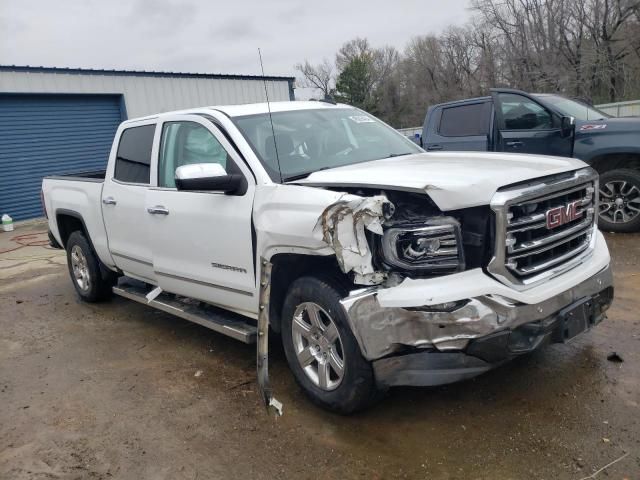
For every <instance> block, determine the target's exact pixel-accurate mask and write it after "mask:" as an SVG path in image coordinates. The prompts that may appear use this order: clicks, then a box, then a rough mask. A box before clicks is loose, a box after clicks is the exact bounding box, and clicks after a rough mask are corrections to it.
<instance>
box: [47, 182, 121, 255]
mask: <svg viewBox="0 0 640 480" xmlns="http://www.w3.org/2000/svg"><path fill="white" fill-rule="evenodd" d="M104 180H105V172H104V171H101V172H82V173H70V174H67V175H56V176H50V177H45V178H44V179H43V180H42V193H43V198H44V202H45V207H46V211H47V214H48V216H49V229H50V230H51V234H52V235H53V236H54V238H55V239H56V241H57V242H58V243H59V244H60V245H62V246H64V240H63V238H62V236H61V231H60V226H59V221H64V219H65V218H68V217H73V218H75V219H78V221H81V222H82V224H83V229H84V230H86V233H87V238H89V239H91V242H92V245H93V247H94V248H95V250H96V253H97V254H98V257H100V260H102V262H103V263H104V264H105V265H108V266H112V265H113V259H112V258H111V254H110V253H109V248H108V244H107V232H106V230H105V227H104V222H103V221H102V187H103V184H104Z"/></svg>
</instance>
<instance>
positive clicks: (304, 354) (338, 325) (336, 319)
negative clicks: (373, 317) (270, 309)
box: [282, 277, 380, 414]
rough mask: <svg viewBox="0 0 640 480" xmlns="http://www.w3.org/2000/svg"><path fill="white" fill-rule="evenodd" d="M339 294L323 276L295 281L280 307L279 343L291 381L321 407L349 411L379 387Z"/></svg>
mask: <svg viewBox="0 0 640 480" xmlns="http://www.w3.org/2000/svg"><path fill="white" fill-rule="evenodd" d="M341 299H342V295H341V294H340V293H339V292H338V291H337V290H336V288H334V287H333V286H332V284H331V283H330V282H329V281H327V280H325V279H320V278H315V277H302V278H299V279H297V280H296V281H294V282H293V283H292V284H291V287H290V288H289V291H288V293H287V296H286V298H285V302H284V307H283V312H282V313H283V315H282V343H283V346H284V351H285V355H286V357H287V362H288V363H289V367H290V368H291V371H292V372H293V375H294V377H295V379H296V382H297V383H298V385H300V387H301V388H302V389H303V390H304V392H305V393H306V394H307V396H308V397H309V398H310V399H311V401H313V402H314V403H315V404H316V405H319V406H320V407H322V408H324V409H326V410H330V411H332V412H336V413H341V414H349V413H353V412H356V411H358V410H362V409H364V408H366V407H368V406H369V405H371V404H372V403H373V402H375V400H377V399H378V398H379V397H380V392H379V391H378V389H377V388H376V383H375V378H374V374H373V368H372V366H371V363H370V362H368V361H367V360H365V358H364V357H363V356H362V354H361V353H360V347H359V346H358V342H357V341H356V339H355V337H354V336H353V333H352V332H351V329H350V327H349V324H348V320H347V316H346V313H345V312H344V309H343V308H342V306H341V305H340V300H341Z"/></svg>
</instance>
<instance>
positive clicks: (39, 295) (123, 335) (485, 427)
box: [0, 223, 640, 480]
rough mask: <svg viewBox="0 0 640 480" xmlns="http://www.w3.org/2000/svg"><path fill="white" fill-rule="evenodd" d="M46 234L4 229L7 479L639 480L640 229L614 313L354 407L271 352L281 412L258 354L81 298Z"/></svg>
mask: <svg viewBox="0 0 640 480" xmlns="http://www.w3.org/2000/svg"><path fill="white" fill-rule="evenodd" d="M43 228H44V227H43V225H42V224H38V223H32V224H29V225H22V226H20V228H19V229H18V230H16V231H15V232H12V233H0V312H1V313H0V478H2V479H11V480H13V479H50V478H64V479H76V478H78V479H80V478H81V479H84V478H94V479H107V478H122V479H165V478H166V479H196V478H199V479H217V478H233V477H235V478H249V477H252V478H256V479H261V478H296V479H303V478H344V479H348V478H370V479H381V478H425V479H426V478H428V479H492V480H496V479H525V478H526V479H554V480H559V479H572V480H573V479H575V480H580V479H583V478H584V477H589V476H590V475H592V474H593V473H594V472H595V471H597V470H598V469H599V468H601V467H603V466H605V465H607V464H608V463H610V462H612V461H614V460H616V459H618V458H620V457H622V456H623V455H625V454H626V456H625V457H624V458H623V459H622V460H620V461H619V462H617V463H615V464H614V465H612V466H611V467H609V468H607V469H606V470H604V471H603V472H601V473H598V474H597V475H596V476H595V477H594V478H596V479H603V478H607V479H620V480H622V479H640V422H639V418H640V409H639V407H638V404H639V402H640V354H639V347H640V320H639V312H640V273H639V270H638V254H639V252H640V244H639V242H638V239H639V236H638V235H615V236H614V235H609V236H608V237H607V241H608V242H609V245H610V247H611V250H612V254H613V257H614V264H615V265H614V266H615V286H616V299H615V302H614V306H613V307H612V309H611V310H610V314H609V319H608V320H607V321H605V322H603V323H602V324H601V325H599V326H598V327H596V328H595V329H594V330H593V331H591V332H590V333H588V334H586V335H584V336H582V337H580V338H578V339H577V340H576V341H575V342H573V343H571V344H568V345H552V346H548V347H545V348H544V349H543V350H541V351H538V352H536V353H534V354H532V355H530V356H528V357H526V358H521V359H518V360H517V361H514V362H512V363H510V364H508V365H506V366H504V367H501V368H499V369H497V370H494V371H492V372H489V373H488V374H485V375H483V376H481V377H479V378H476V379H474V380H472V381H467V382H463V383H459V384H455V385H450V386H446V387H440V388H429V389H427V388H423V389H418V388H401V389H395V390H392V391H391V392H390V394H389V395H388V397H387V398H386V399H385V400H384V401H383V402H381V403H380V404H379V405H378V406H376V407H375V408H374V409H372V410H370V411H367V412H365V413H362V414H359V415H355V416H351V417H340V416H337V415H332V414H329V413H326V412H324V411H321V410H318V409H317V408H315V407H314V406H312V405H311V404H310V403H309V402H308V401H307V400H306V399H305V398H304V396H303V395H302V393H301V392H300V390H299V389H298V388H297V386H296V385H295V383H294V381H293V378H292V376H291V374H290V373H289V371H288V369H287V366H286V362H285V360H284V355H283V353H282V351H281V350H280V348H278V347H277V346H276V347H275V351H274V352H273V355H272V360H271V361H272V365H271V376H272V380H273V384H274V385H273V387H274V391H275V393H276V396H277V397H278V399H280V400H282V401H283V403H284V408H285V415H284V416H283V417H281V418H279V419H274V418H273V417H270V416H268V415H267V414H266V413H265V411H264V409H263V408H262V407H261V405H260V404H259V399H258V395H257V385H256V380H255V362H254V357H255V350H254V347H252V346H247V345H244V344H241V343H237V342H235V341H234V340H231V339H228V338H226V337H224V336H222V335H218V334H216V333H214V332H211V331H209V330H206V329H205V328H202V327H200V326H198V325H193V324H189V323H188V322H185V321H182V320H180V319H177V318H173V317H171V316H170V315H167V314H164V313H160V312H155V311H153V310H151V309H149V308H147V307H145V306H142V305H139V304H135V303H133V302H129V301H127V300H124V299H119V298H116V299H114V300H113V301H110V302H108V303H103V304H93V305H89V304H84V303H81V302H80V301H79V300H78V298H77V296H76V294H75V292H74V290H73V287H72V285H71V282H70V280H69V277H68V273H67V270H66V264H65V257H64V253H63V252H61V251H58V250H52V249H49V248H46V247H43V246H37V244H38V243H43V242H41V240H43V239H46V235H43V234H42V233H38V232H42V231H43ZM24 235H26V236H24ZM16 236H20V237H18V238H17V239H16V238H15V237H16ZM16 240H17V242H20V243H21V244H26V245H27V246H21V245H20V244H19V243H16ZM29 244H36V245H34V246H28V245H29ZM18 247H20V248H18ZM14 248H17V249H15V250H12V251H9V252H7V250H9V249H14ZM613 352H617V353H618V355H619V356H620V357H621V358H622V359H623V360H624V361H623V362H622V363H616V362H612V361H609V360H607V356H608V355H610V354H611V353H613ZM589 478H591V477H589Z"/></svg>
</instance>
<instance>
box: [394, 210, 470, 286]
mask: <svg viewBox="0 0 640 480" xmlns="http://www.w3.org/2000/svg"><path fill="white" fill-rule="evenodd" d="M382 253H383V255H384V261H385V263H386V264H387V265H388V266H389V267H391V268H395V269H400V270H406V271H412V272H416V273H423V274H446V273H454V272H459V271H461V270H464V256H463V250H462V239H461V235H460V224H459V223H458V221H457V220H456V219H455V218H452V217H439V218H433V219H429V220H427V222H425V223H424V224H421V225H407V226H395V227H391V228H388V229H387V230H385V232H384V235H383V237H382Z"/></svg>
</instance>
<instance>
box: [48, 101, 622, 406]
mask: <svg viewBox="0 0 640 480" xmlns="http://www.w3.org/2000/svg"><path fill="white" fill-rule="evenodd" d="M596 192H598V176H597V174H596V173H595V171H594V170H593V169H591V168H589V167H588V166H586V165H585V164H584V163H583V162H581V161H580V160H577V159H571V158H552V157H544V156H528V155H517V154H489V153H475V152H463V153H425V152H424V151H423V150H422V149H420V148H419V147H417V146H416V145H414V144H413V143H411V142H410V141H409V140H406V139H405V138H404V137H403V136H402V135H400V134H399V133H397V132H396V131H394V130H393V129H392V128H390V127H388V126H387V125H385V124H384V123H382V122H380V121H379V120H377V119H376V118H374V117H372V116H370V115H369V114H367V113H365V112H363V111H361V110H358V109H355V108H352V107H348V106H345V105H333V104H329V103H323V102H282V103H273V104H271V109H270V111H269V108H268V105H267V104H255V105H239V106H227V107H208V108H199V109H192V110H188V111H181V112H174V113H164V114H161V115H157V116H150V117H146V118H140V119H136V120H129V121H126V122H124V123H123V124H122V125H121V126H120V128H119V129H118V131H117V133H116V137H115V140H114V143H113V148H112V151H111V154H110V157H109V161H108V165H107V170H106V172H102V173H94V174H86V175H71V176H63V177H48V178H46V179H45V180H44V181H43V200H44V205H45V210H46V212H47V213H48V218H49V227H50V230H51V236H52V239H54V240H52V241H53V243H55V244H57V245H58V246H61V247H63V248H65V249H66V251H67V255H68V266H69V272H70V274H71V277H72V280H73V285H74V287H75V289H76V290H77V292H78V294H79V295H80V297H81V298H82V299H84V300H87V301H98V300H102V299H105V298H107V297H108V296H110V295H111V294H112V293H116V294H118V295H120V296H123V297H126V298H129V299H131V300H135V301H138V302H142V303H145V304H148V305H149V306H151V307H154V308H157V309H160V310H163V311H166V312H169V313H172V314H174V315H177V316H179V317H182V318H185V319H187V320H190V321H193V322H197V323H199V324H201V325H204V326H206V327H208V328H211V329H213V330H215V331H217V332H221V333H224V334H226V335H229V336H231V337H233V338H236V339H238V340H241V341H244V342H247V343H257V352H258V380H259V383H260V386H261V388H262V389H263V390H262V391H263V395H264V399H265V402H266V403H267V404H271V405H272V406H274V407H276V408H280V407H281V405H280V404H279V402H277V401H276V400H275V399H274V398H273V397H272V395H271V391H270V388H269V382H268V372H267V359H268V355H267V346H268V341H267V340H268V334H269V330H271V331H272V332H275V333H276V334H278V335H279V336H281V338H282V344H283V347H284V351H285V353H286V358H287V361H288V363H289V366H290V368H291V370H292V372H293V375H294V377H295V379H296V380H297V382H298V383H299V385H300V386H301V387H302V389H303V390H304V391H305V392H306V394H307V395H308V396H309V397H310V398H311V400H312V401H314V402H315V403H316V404H318V405H320V406H322V407H324V408H327V409H330V410H333V411H337V412H341V413H349V412H353V411H356V410H358V409H362V408H364V407H366V406H367V405H369V404H371V403H372V402H373V401H374V400H375V399H376V398H379V396H380V393H381V392H384V391H385V390H386V389H387V388H388V387H392V386H395V385H418V386H426V385H440V384H445V383H449V382H454V381H458V380H463V379H467V378H471V377H474V376H476V375H479V374H481V373H483V372H486V371H487V370H489V369H491V368H493V367H496V366H498V365H500V364H502V363H504V362H506V361H508V360H509V359H512V358H513V357H515V356H517V355H521V354H524V353H527V352H531V351H532V350H534V349H536V348H538V347H539V346H541V345H543V344H544V343H547V342H566V341H569V340H571V339H572V338H574V337H575V336H576V335H579V334H581V333H583V332H585V331H587V330H589V329H590V328H591V327H592V326H594V325H595V324H597V323H598V322H600V321H601V320H602V319H603V318H604V315H605V312H606V310H607V308H608V307H609V305H610V304H611V301H612V298H613V286H612V275H611V270H610V266H609V260H610V259H609V252H608V250H607V246H606V243H605V241H604V238H603V236H602V234H601V233H600V232H599V231H598V229H597V224H596V222H597V215H596V212H597V202H598V198H597V195H596Z"/></svg>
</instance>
